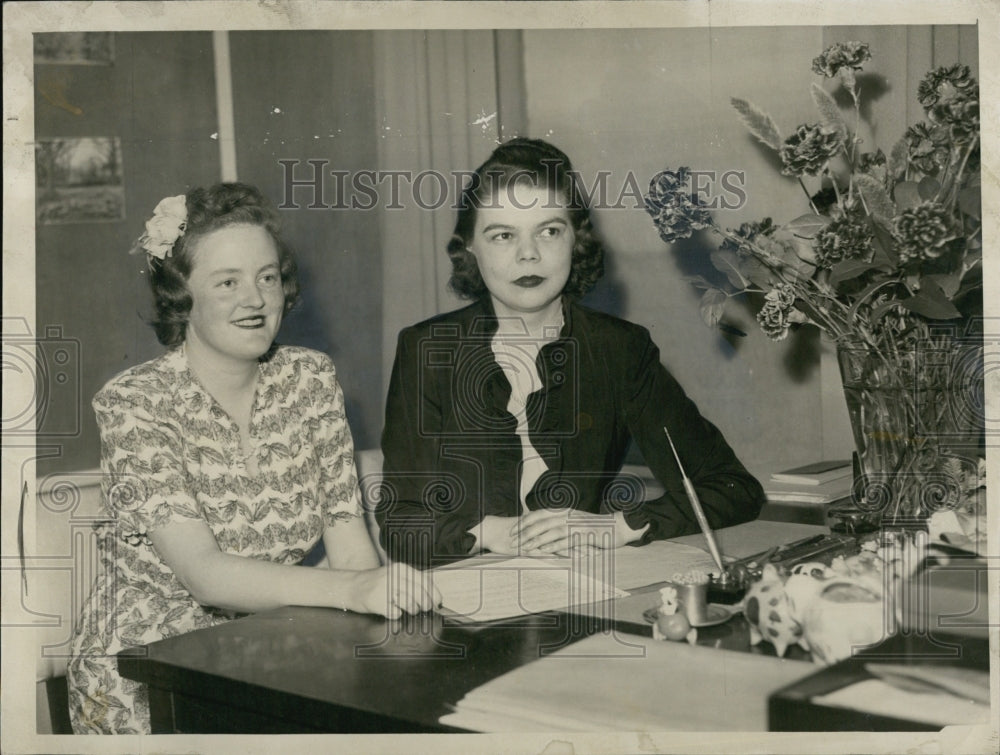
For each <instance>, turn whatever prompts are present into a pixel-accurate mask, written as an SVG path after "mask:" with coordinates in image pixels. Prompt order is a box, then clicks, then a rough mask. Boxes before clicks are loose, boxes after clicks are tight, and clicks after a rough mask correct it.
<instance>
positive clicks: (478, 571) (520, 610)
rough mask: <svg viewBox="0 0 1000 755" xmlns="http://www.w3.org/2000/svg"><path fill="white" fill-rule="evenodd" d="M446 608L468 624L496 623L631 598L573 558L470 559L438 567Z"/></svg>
mask: <svg viewBox="0 0 1000 755" xmlns="http://www.w3.org/2000/svg"><path fill="white" fill-rule="evenodd" d="M433 579H434V585H435V586H436V587H437V588H438V590H440V591H441V598H442V606H443V607H444V608H445V609H447V610H448V611H451V612H453V613H454V614H456V615H457V616H458V617H461V618H462V619H464V620H468V621H496V620H497V619H507V618H511V617H515V616H525V615H527V614H531V613H541V612H543V611H552V610H562V609H565V608H568V607H569V606H574V605H579V604H581V603H596V602H600V601H604V600H609V599H613V598H620V597H624V596H626V595H628V593H627V592H625V591H624V590H618V589H616V588H615V587H613V586H611V585H610V584H608V583H606V582H603V581H602V580H600V579H596V578H594V577H592V576H589V575H587V574H583V573H581V572H578V571H575V570H574V569H573V568H572V561H571V560H570V559H535V558H511V559H506V560H502V561H498V560H495V559H469V560H468V561H464V562H462V563H461V564H458V565H456V566H449V567H445V568H441V569H436V570H435V571H434V573H433Z"/></svg>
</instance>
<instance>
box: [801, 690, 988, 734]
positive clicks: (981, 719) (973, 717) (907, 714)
mask: <svg viewBox="0 0 1000 755" xmlns="http://www.w3.org/2000/svg"><path fill="white" fill-rule="evenodd" d="M812 702H813V703H815V704H817V705H831V706H834V707H837V708H850V709H852V710H859V711H862V712H864V713H872V714H875V715H880V716H891V717H893V718H901V719H903V720H904V721H920V722H923V723H927V724H930V725H932V726H955V725H971V724H985V723H988V722H989V720H990V706H989V705H984V704H983V703H980V702H976V701H975V700H972V699H968V698H965V699H963V698H960V697H955V696H954V695H951V694H948V693H943V692H942V693H939V694H935V693H928V692H908V691H906V690H903V689H900V688H899V687H895V686H892V685H890V684H887V683H886V682H883V681H882V680H881V679H866V680H865V681H862V682H856V683H855V684H849V685H847V686H846V687H841V688H840V689H838V690H835V691H833V692H831V693H829V694H827V695H818V696H817V697H814V698H813V699H812Z"/></svg>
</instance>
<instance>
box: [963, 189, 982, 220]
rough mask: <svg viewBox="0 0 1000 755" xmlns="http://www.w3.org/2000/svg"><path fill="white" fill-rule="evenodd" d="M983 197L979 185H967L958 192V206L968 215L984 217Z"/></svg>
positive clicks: (977, 217)
mask: <svg viewBox="0 0 1000 755" xmlns="http://www.w3.org/2000/svg"><path fill="white" fill-rule="evenodd" d="M982 206H983V197H982V190H981V189H980V188H979V187H978V186H966V187H965V188H964V189H962V190H961V191H960V192H958V207H959V209H961V210H962V212H964V213H965V214H966V215H969V216H970V217H973V218H975V219H976V220H980V219H982V214H981V213H982Z"/></svg>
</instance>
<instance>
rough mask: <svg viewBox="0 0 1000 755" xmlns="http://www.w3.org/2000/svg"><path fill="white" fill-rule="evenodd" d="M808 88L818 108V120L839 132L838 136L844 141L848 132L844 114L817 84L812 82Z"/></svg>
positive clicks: (830, 96)
mask: <svg viewBox="0 0 1000 755" xmlns="http://www.w3.org/2000/svg"><path fill="white" fill-rule="evenodd" d="M810 90H811V91H812V98H813V102H815V103H816V109H817V110H819V116H820V120H821V121H822V122H823V125H824V126H826V127H827V128H828V129H830V130H831V131H836V132H837V133H838V134H840V138H841V139H843V140H844V141H845V142H846V141H847V133H848V132H847V123H845V122H844V116H843V114H842V113H841V112H840V107H838V105H837V101H836V100H835V99H833V97H832V95H831V94H830V93H829V92H828V91H826V90H825V89H824V88H823V87H821V86H820V85H819V84H816V83H813V85H812V86H811V87H810Z"/></svg>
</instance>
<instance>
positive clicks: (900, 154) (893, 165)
mask: <svg viewBox="0 0 1000 755" xmlns="http://www.w3.org/2000/svg"><path fill="white" fill-rule="evenodd" d="M909 161H910V144H909V142H907V141H906V138H905V137H904V138H902V139H900V140H899V141H898V142H896V143H895V144H894V145H893V147H892V152H890V153H889V175H890V176H891V177H892V178H893V179H896V178H899V177H901V176H905V175H906V166H907V163H909ZM897 201H899V199H898V197H897Z"/></svg>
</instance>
